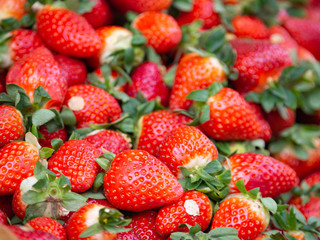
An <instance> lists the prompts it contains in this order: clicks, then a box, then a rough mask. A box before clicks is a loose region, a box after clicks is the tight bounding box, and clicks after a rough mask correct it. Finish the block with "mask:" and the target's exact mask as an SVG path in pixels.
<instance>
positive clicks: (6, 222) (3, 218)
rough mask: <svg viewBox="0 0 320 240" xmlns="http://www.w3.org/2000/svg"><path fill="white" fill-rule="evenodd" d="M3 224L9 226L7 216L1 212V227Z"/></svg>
mask: <svg viewBox="0 0 320 240" xmlns="http://www.w3.org/2000/svg"><path fill="white" fill-rule="evenodd" d="M2 224H8V219H7V215H6V214H5V212H4V211H2V210H0V225H2Z"/></svg>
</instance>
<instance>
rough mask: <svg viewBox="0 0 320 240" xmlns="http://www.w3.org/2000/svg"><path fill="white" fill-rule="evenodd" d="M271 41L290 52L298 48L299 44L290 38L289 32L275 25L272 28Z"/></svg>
mask: <svg viewBox="0 0 320 240" xmlns="http://www.w3.org/2000/svg"><path fill="white" fill-rule="evenodd" d="M269 31H270V41H271V42H272V43H276V44H279V45H280V46H282V47H284V48H285V49H287V50H288V51H292V50H295V49H297V48H298V44H297V42H296V41H295V40H294V39H293V38H292V37H291V36H290V34H289V33H288V31H287V30H286V29H285V28H283V27H281V26H279V25H275V26H272V27H271V28H270V30H269Z"/></svg>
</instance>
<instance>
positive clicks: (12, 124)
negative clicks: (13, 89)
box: [0, 105, 25, 147]
mask: <svg viewBox="0 0 320 240" xmlns="http://www.w3.org/2000/svg"><path fill="white" fill-rule="evenodd" d="M24 134H25V128H24V125H23V118H22V115H21V113H20V112H19V111H18V110H17V109H16V108H15V107H12V106H9V105H1V106H0V147H3V146H4V145H6V144H7V143H9V142H11V141H14V140H21V139H22V138H23V137H24Z"/></svg>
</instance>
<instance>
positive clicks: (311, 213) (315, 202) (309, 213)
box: [289, 196, 320, 219]
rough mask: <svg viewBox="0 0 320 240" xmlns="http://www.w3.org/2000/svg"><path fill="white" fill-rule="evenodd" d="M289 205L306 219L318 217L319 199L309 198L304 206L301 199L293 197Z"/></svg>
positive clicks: (315, 197) (319, 213) (319, 209)
mask: <svg viewBox="0 0 320 240" xmlns="http://www.w3.org/2000/svg"><path fill="white" fill-rule="evenodd" d="M289 204H291V205H294V206H295V207H296V208H297V209H298V210H299V211H300V212H301V213H302V214H303V215H304V216H305V217H306V218H307V219H308V218H310V217H317V218H319V217H320V197H317V196H311V197H310V199H309V201H308V202H307V203H306V204H303V203H302V198H301V197H293V198H291V199H290V201H289Z"/></svg>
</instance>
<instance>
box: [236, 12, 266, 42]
mask: <svg viewBox="0 0 320 240" xmlns="http://www.w3.org/2000/svg"><path fill="white" fill-rule="evenodd" d="M232 26H233V33H234V34H235V35H236V36H237V37H240V38H253V39H267V38H268V37H269V34H270V33H269V30H268V28H267V26H266V25H265V24H264V23H263V22H262V21H261V20H260V19H259V18H256V17H251V16H246V15H242V16H237V17H235V18H233V19H232Z"/></svg>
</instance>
